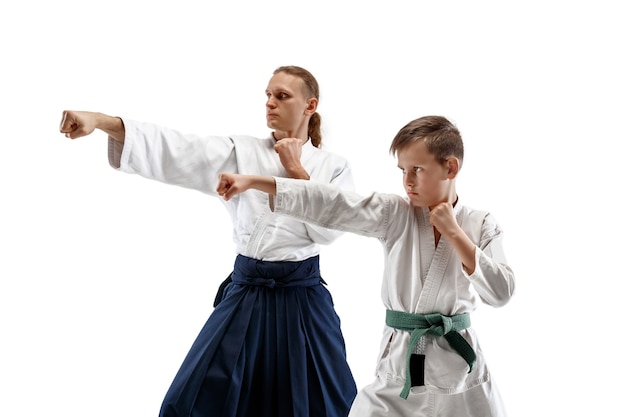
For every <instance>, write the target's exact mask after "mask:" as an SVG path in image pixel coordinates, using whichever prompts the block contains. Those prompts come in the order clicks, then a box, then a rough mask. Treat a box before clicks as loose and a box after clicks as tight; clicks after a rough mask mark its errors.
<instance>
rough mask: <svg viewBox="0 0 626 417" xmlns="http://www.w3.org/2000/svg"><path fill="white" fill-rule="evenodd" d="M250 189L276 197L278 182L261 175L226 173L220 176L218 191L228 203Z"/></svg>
mask: <svg viewBox="0 0 626 417" xmlns="http://www.w3.org/2000/svg"><path fill="white" fill-rule="evenodd" d="M249 189H254V190H259V191H263V192H266V193H268V194H270V195H276V181H275V180H274V177H268V176H261V175H243V174H230V173H225V172H222V173H221V174H220V175H219V181H218V184H217V189H216V191H217V193H218V194H219V195H221V196H222V197H223V198H224V200H226V201H228V200H230V199H231V198H233V197H234V196H235V195H237V194H239V193H243V192H244V191H247V190H249Z"/></svg>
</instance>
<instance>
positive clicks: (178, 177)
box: [109, 119, 354, 261]
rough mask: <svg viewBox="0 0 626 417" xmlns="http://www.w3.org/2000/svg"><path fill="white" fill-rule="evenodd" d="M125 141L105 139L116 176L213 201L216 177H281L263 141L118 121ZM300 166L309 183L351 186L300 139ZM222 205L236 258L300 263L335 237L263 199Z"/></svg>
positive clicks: (249, 197) (247, 197) (346, 169)
mask: <svg viewBox="0 0 626 417" xmlns="http://www.w3.org/2000/svg"><path fill="white" fill-rule="evenodd" d="M123 122H124V127H125V130H126V136H125V141H124V144H123V145H122V144H120V143H119V142H116V141H115V140H113V139H112V138H109V163H110V164H111V166H112V167H114V168H116V169H119V170H121V171H124V172H127V173H133V174H139V175H141V176H143V177H146V178H150V179H154V180H157V181H161V182H164V183H167V184H173V185H178V186H181V187H185V188H191V189H195V190H198V191H201V192H203V193H206V194H208V195H211V196H217V193H216V192H215V189H216V187H217V176H218V174H219V173H220V172H235V173H241V174H254V175H273V176H287V173H286V171H285V169H284V168H283V166H282V165H281V163H280V158H279V156H278V154H277V153H276V151H275V150H274V144H275V143H276V141H275V140H274V138H273V137H271V136H269V137H268V138H266V139H258V138H255V137H250V136H230V137H225V136H208V137H199V136H196V135H183V134H182V133H180V132H178V131H175V130H172V129H168V128H164V127H161V126H157V125H154V124H149V123H139V122H136V121H132V120H129V119H123ZM301 161H302V165H303V166H304V168H305V169H306V171H307V172H308V173H309V175H310V177H311V179H312V180H315V181H320V182H329V183H333V184H336V185H338V186H340V187H342V188H347V189H354V184H353V178H352V170H351V169H350V166H349V164H348V162H347V161H346V160H345V159H344V158H343V157H341V156H339V155H336V154H333V153H330V152H326V151H323V150H320V149H318V148H316V147H314V146H313V145H312V144H311V141H310V140H309V141H307V142H306V143H305V144H304V146H303V148H302V157H301ZM220 201H222V202H223V203H224V205H225V206H226V208H227V210H228V212H229V213H230V215H231V217H232V220H233V239H234V241H235V244H236V252H237V254H241V255H244V256H248V257H250V258H254V259H259V260H264V261H302V260H304V259H308V258H310V257H312V256H315V255H318V254H319V250H320V248H319V244H329V243H331V242H332V241H334V240H335V239H336V238H337V237H338V236H339V235H341V232H337V231H332V230H328V229H324V228H320V227H316V226H312V225H308V224H305V223H303V222H301V221H298V220H294V219H290V218H288V217H285V216H276V215H275V214H273V213H272V212H271V211H270V210H269V206H268V203H267V201H268V197H267V194H265V193H261V192H249V193H245V194H242V195H239V196H237V197H235V198H233V199H232V200H230V201H228V202H225V201H224V200H223V199H221V198H220Z"/></svg>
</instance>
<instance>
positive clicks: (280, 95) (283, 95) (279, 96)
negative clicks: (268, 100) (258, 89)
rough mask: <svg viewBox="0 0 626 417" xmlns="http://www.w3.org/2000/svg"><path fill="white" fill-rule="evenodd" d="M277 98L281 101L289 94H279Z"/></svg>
mask: <svg viewBox="0 0 626 417" xmlns="http://www.w3.org/2000/svg"><path fill="white" fill-rule="evenodd" d="M276 97H278V98H279V99H283V98H286V97H287V94H285V93H278V94H277V95H276Z"/></svg>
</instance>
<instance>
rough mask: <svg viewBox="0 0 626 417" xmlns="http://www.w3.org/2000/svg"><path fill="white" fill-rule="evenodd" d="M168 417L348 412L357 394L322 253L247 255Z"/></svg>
mask: <svg viewBox="0 0 626 417" xmlns="http://www.w3.org/2000/svg"><path fill="white" fill-rule="evenodd" d="M231 278H232V282H231V283H230V284H228V286H227V287H226V289H225V291H224V297H223V299H222V301H221V302H220V303H219V304H218V305H217V306H216V307H215V310H214V311H213V313H212V314H211V316H210V317H209V319H208V320H207V322H206V324H205V325H204V327H203V329H202V330H201V331H200V334H199V335H198V337H197V339H196V341H195V342H194V344H193V345H192V347H191V349H190V351H189V353H188V354H187V357H186V358H185V360H184V362H183V364H182V365H181V368H180V370H179V371H178V373H177V375H176V377H175V378H174V381H173V383H172V385H171V387H170V389H169V391H168V392H167V394H166V396H165V399H164V401H163V405H162V408H161V413H160V416H161V417H245V416H254V417H280V416H284V417H345V416H347V415H348V412H349V409H350V406H351V404H352V401H353V400H354V397H355V395H356V385H355V382H354V378H353V376H352V373H351V371H350V369H349V367H348V363H347V361H346V351H345V344H344V339H343V335H342V333H341V329H340V321H339V317H338V316H337V314H336V312H335V309H334V306H333V301H332V297H331V295H330V293H329V291H328V290H327V289H326V287H325V286H324V285H323V284H324V281H323V279H322V277H321V275H320V271H319V257H317V256H315V257H312V258H309V259H307V260H305V261H301V262H287V261H284V262H268V261H259V260H256V259H252V258H249V257H246V256H243V255H239V256H238V257H237V259H236V261H235V266H234V270H233V273H232V276H231Z"/></svg>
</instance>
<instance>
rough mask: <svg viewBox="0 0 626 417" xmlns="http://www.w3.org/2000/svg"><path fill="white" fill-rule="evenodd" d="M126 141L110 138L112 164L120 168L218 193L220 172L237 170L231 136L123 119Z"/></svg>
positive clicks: (206, 192)
mask: <svg viewBox="0 0 626 417" xmlns="http://www.w3.org/2000/svg"><path fill="white" fill-rule="evenodd" d="M123 122H124V126H125V129H126V135H125V139H124V144H120V143H119V142H116V141H115V140H113V139H112V138H109V143H108V145H109V146H108V152H109V164H110V165H111V166H112V167H113V168H115V169H118V170H120V171H123V172H126V173H131V174H138V175H141V176H142V177H145V178H148V179H153V180H157V181H160V182H164V183H166V184H172V185H178V186H181V187H185V188H191V189H195V190H198V191H201V192H203V193H205V194H210V195H213V196H217V193H216V192H215V188H216V187H217V174H218V173H219V172H221V171H226V172H237V164H236V159H235V152H234V145H233V141H232V139H231V138H229V137H222V136H208V137H199V136H196V135H189V134H182V133H180V132H178V131H176V130H173V129H168V128H164V127H160V126H157V125H154V124H150V123H140V122H136V121H133V120H128V119H123Z"/></svg>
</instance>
